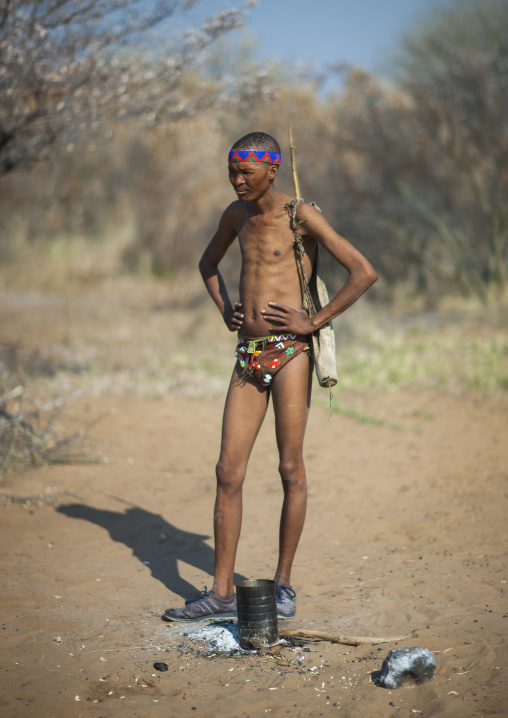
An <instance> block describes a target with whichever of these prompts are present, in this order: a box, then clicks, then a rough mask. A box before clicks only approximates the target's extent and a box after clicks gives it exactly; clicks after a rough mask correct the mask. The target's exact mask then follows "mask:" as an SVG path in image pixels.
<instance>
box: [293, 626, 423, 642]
mask: <svg viewBox="0 0 508 718" xmlns="http://www.w3.org/2000/svg"><path fill="white" fill-rule="evenodd" d="M416 635H418V634H417V633H415V631H412V632H411V633H408V634H406V635H405V636H385V637H383V638H376V637H374V636H334V635H333V634H332V633H325V632H323V631H305V630H302V629H297V630H294V629H291V628H283V629H282V631H279V636H280V637H281V638H286V637H287V638H302V639H305V638H307V639H309V640H313V641H330V643H342V644H344V645H345V646H362V645H369V646H375V645H377V644H378V643H396V642H397V641H404V640H405V639H406V638H410V637H411V636H416Z"/></svg>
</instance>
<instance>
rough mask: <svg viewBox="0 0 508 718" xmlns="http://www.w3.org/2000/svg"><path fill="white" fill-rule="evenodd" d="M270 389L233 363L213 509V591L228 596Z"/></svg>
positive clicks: (221, 595)
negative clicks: (250, 466)
mask: <svg viewBox="0 0 508 718" xmlns="http://www.w3.org/2000/svg"><path fill="white" fill-rule="evenodd" d="M268 398H269V392H268V390H267V389H265V388H263V387H261V386H259V385H258V384H255V383H254V382H253V381H252V380H251V379H244V378H242V377H241V376H240V375H239V369H238V365H236V367H235V369H234V371H233V376H232V378H231V384H230V386H229V391H228V395H227V398H226V404H225V407H224V418H223V424H222V443H221V452H220V458H219V461H218V463H217V467H216V473H217V497H216V501H215V510H214V536H215V578H214V583H213V589H212V590H213V592H214V593H215V594H216V595H217V596H219V597H220V598H224V599H227V598H229V597H230V596H231V595H232V594H233V591H234V580H233V574H234V566H235V557H236V549H237V546H238V539H239V537H240V528H241V523H242V485H243V481H244V479H245V472H246V470H247V463H248V461H249V457H250V454H251V451H252V447H253V446H254V441H255V440H256V437H257V435H258V432H259V429H260V427H261V424H262V423H263V419H264V417H265V414H266V409H267V406H268Z"/></svg>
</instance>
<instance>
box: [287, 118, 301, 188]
mask: <svg viewBox="0 0 508 718" xmlns="http://www.w3.org/2000/svg"><path fill="white" fill-rule="evenodd" d="M289 151H290V154H291V170H292V172H293V184H294V186H295V196H296V197H301V195H300V183H299V182H298V174H297V171H296V161H295V146H294V144H293V133H292V132H291V121H289Z"/></svg>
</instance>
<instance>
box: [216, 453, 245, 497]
mask: <svg viewBox="0 0 508 718" xmlns="http://www.w3.org/2000/svg"><path fill="white" fill-rule="evenodd" d="M215 474H216V476H217V489H220V490H222V491H238V490H239V489H241V487H242V484H243V480H244V471H242V470H241V469H239V468H238V467H237V466H236V465H234V464H232V463H231V462H230V461H227V460H226V459H222V458H221V459H219V461H218V462H217V465H216V467H215Z"/></svg>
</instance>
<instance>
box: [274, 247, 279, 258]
mask: <svg viewBox="0 0 508 718" xmlns="http://www.w3.org/2000/svg"><path fill="white" fill-rule="evenodd" d="M274 254H275V256H276V257H280V249H276V250H275V251H274Z"/></svg>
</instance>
